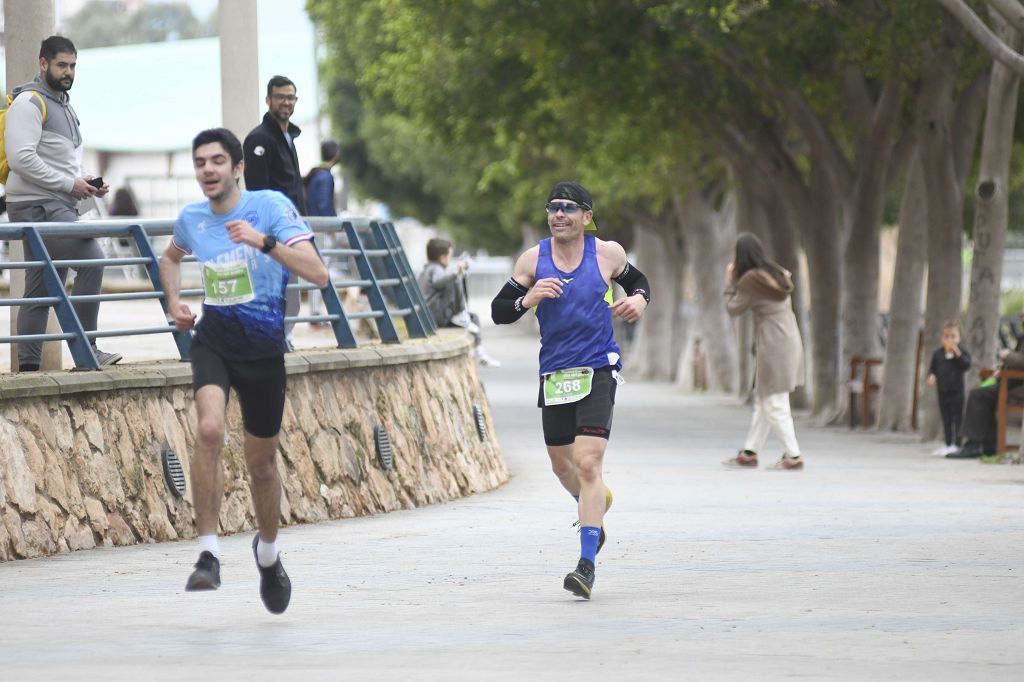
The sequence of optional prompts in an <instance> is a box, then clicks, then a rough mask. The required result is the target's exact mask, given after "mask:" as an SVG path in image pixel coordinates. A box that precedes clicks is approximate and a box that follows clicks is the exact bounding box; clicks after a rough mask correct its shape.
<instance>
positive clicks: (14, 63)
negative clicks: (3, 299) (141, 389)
mask: <svg viewBox="0 0 1024 682" xmlns="http://www.w3.org/2000/svg"><path fill="white" fill-rule="evenodd" d="M55 26H56V23H55V20H54V11H53V0H4V38H5V40H6V41H7V58H6V64H5V68H6V77H7V87H8V88H12V87H14V86H16V85H20V84H21V83H25V82H28V81H30V80H32V79H33V78H35V76H36V74H37V73H39V43H41V42H42V41H43V38H46V37H47V36H51V35H53V32H54V30H55ZM72 40H73V39H72ZM10 258H11V260H16V261H17V260H24V258H25V250H24V247H23V245H22V243H21V242H20V241H12V242H11V250H10ZM24 293H25V271H24V270H12V271H11V298H21V297H22V296H23V295H24ZM17 330H18V308H16V307H12V308H11V327H10V334H11V335H12V336H13V335H14V334H16V333H17ZM47 331H50V332H58V331H60V326H59V325H58V324H57V317H56V315H54V314H53V313H50V321H49V323H48V324H47ZM60 366H61V342H59V341H49V342H47V343H45V344H43V358H42V367H43V368H44V369H60ZM17 367H18V346H17V345H16V344H11V368H12V369H17Z"/></svg>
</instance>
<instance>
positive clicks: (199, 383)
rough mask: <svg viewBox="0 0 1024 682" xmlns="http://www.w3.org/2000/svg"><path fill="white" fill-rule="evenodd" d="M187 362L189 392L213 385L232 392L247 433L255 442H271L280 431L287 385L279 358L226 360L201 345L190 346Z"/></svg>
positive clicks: (225, 391)
mask: <svg viewBox="0 0 1024 682" xmlns="http://www.w3.org/2000/svg"><path fill="white" fill-rule="evenodd" d="M191 359H192V390H193V391H198V390H199V389H200V388H202V387H203V386H209V385H210V384H213V385H215V386H220V387H221V388H222V389H224V395H225V396H229V395H230V394H231V391H230V389H231V388H234V389H235V393H236V394H238V404H239V406H241V408H242V423H243V424H244V425H245V430H246V432H247V433H250V434H252V435H253V436H256V437H257V438H273V437H274V436H276V435H277V434H278V432H280V431H281V418H282V417H283V416H284V389H285V384H286V383H287V375H286V374H285V371H284V356H283V355H275V356H273V357H269V358H260V359H259V360H227V359H225V358H223V357H221V356H220V355H218V354H217V353H216V352H215V351H213V350H212V349H210V348H209V347H207V346H204V345H203V344H202V343H200V342H193V343H192V353H191Z"/></svg>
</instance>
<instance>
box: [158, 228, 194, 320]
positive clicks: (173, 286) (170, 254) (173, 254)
mask: <svg viewBox="0 0 1024 682" xmlns="http://www.w3.org/2000/svg"><path fill="white" fill-rule="evenodd" d="M184 255H185V254H184V253H183V252H182V251H181V249H179V248H178V247H177V246H175V245H174V243H173V242H172V243H171V244H169V245H168V246H167V250H165V251H164V253H163V255H162V256H160V284H161V285H162V286H163V289H164V297H165V298H166V299H167V314H168V315H169V316H170V317H171V319H170V320H168V321H169V322H171V321H173V322H174V326H175V328H177V329H178V330H179V331H187V330H189V329H191V328H192V327H194V326H195V323H196V316H195V313H193V312H192V311H191V310H190V309H189V307H188V305H186V304H184V303H182V302H181V299H180V298H179V297H178V293H179V292H180V291H181V259H182V257H183V256H184Z"/></svg>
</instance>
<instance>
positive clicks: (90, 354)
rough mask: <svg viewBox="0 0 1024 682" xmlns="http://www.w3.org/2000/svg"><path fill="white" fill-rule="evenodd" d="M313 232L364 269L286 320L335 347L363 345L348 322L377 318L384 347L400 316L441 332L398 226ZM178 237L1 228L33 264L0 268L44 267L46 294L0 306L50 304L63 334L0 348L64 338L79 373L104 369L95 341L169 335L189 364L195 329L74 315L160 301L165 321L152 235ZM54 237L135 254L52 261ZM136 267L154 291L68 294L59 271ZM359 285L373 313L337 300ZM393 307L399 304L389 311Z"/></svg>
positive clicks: (165, 229) (144, 224)
mask: <svg viewBox="0 0 1024 682" xmlns="http://www.w3.org/2000/svg"><path fill="white" fill-rule="evenodd" d="M306 221H307V222H308V223H309V225H310V227H311V228H312V229H313V231H314V232H316V233H328V234H337V235H343V236H344V237H345V240H346V241H347V244H348V248H325V249H322V250H320V252H321V254H322V255H323V256H327V257H331V258H352V259H354V261H355V264H356V268H357V269H358V272H359V279H350V280H339V281H335V280H333V279H331V280H330V281H328V283H327V286H325V287H324V288H323V289H319V291H320V293H321V295H322V296H323V303H324V309H325V310H326V314H323V315H300V316H293V317H286V318H285V322H286V323H287V322H328V323H330V324H331V327H332V328H333V330H334V336H335V340H336V341H337V345H338V348H355V347H357V346H358V342H357V341H356V338H355V335H354V334H353V333H352V329H351V327H350V326H349V321H350V320H361V319H372V320H373V321H374V323H375V324H376V326H377V333H378V336H379V337H380V340H381V341H383V342H384V343H401V337H400V335H399V331H398V327H397V326H396V324H395V318H401V319H403V320H404V322H405V328H406V331H407V333H408V335H409V336H410V337H413V338H422V337H425V336H428V335H430V334H433V333H434V332H435V331H436V330H437V326H436V324H435V323H434V319H433V317H432V316H431V315H430V311H429V309H428V308H427V305H426V301H425V300H424V299H423V294H422V293H421V292H420V289H419V286H418V285H417V282H416V277H415V275H414V274H413V272H412V270H411V268H410V266H409V261H408V259H407V258H406V256H405V250H404V249H403V248H402V243H401V241H400V240H399V238H398V233H397V232H396V230H395V226H394V225H393V224H392V223H390V222H385V221H378V220H371V219H368V218H323V217H315V218H314V217H310V218H306ZM173 232H174V221H173V220H102V221H82V222H76V223H42V224H39V225H36V224H33V223H10V224H8V225H5V226H2V227H0V239H2V240H12V241H17V240H21V241H22V242H23V243H24V244H25V246H26V247H28V249H27V250H26V253H32V254H33V255H34V256H36V258H37V259H36V260H22V261H7V262H2V263H0V268H5V269H10V270H14V269H23V270H29V269H33V268H41V269H42V270H43V280H44V283H45V284H46V291H47V294H48V295H47V296H44V297H40V298H0V306H20V305H26V304H30V303H45V304H48V305H52V306H54V308H55V311H56V315H57V320H58V322H59V323H60V328H61V331H60V333H52V334H26V335H24V336H0V343H2V344H10V343H19V342H26V341H67V342H68V348H69V350H70V351H71V357H72V359H73V360H74V362H75V366H76V368H78V369H99V362H98V361H97V358H96V354H95V352H94V348H93V346H92V343H91V340H92V339H96V338H104V337H112V336H140V335H145V334H171V335H172V336H173V337H174V341H175V344H176V345H177V348H178V352H179V354H180V355H181V359H182V360H188V358H189V351H190V349H191V347H192V332H190V331H188V332H181V331H178V330H177V329H175V327H174V325H173V324H171V323H168V324H167V325H166V326H158V327H139V328H128V329H112V330H100V329H97V330H95V331H86V330H85V329H84V328H83V326H82V322H81V320H80V319H79V318H78V315H77V314H76V312H75V309H74V304H75V303H76V302H92V301H97V302H109V301H134V300H140V299H157V300H159V302H160V305H161V306H162V307H163V311H164V315H165V317H166V316H167V313H168V309H167V301H166V299H165V297H164V292H163V287H162V285H161V283H160V263H159V258H160V256H159V254H157V253H156V251H155V250H154V248H153V242H152V239H151V238H152V237H166V236H170V235H171V234H173ZM51 237H78V238H87V237H113V238H128V239H130V240H132V241H134V243H135V246H136V249H137V251H138V254H139V255H138V256H136V257H128V258H103V259H80V260H53V259H52V258H50V255H49V252H48V251H47V249H46V245H45V243H44V241H43V240H44V239H45V238H51ZM183 262H195V256H186V257H185V258H184V259H183ZM97 265H99V266H102V267H110V266H133V265H141V266H143V267H144V269H145V272H146V275H147V277H148V279H149V283H150V285H152V291H136V292H128V293H110V294H96V295H88V296H85V295H70V294H68V293H67V289H66V287H65V286H64V283H63V282H62V281H61V279H60V277H59V275H58V274H57V269H58V268H72V269H73V268H78V267H95V266H97ZM349 287H358V288H360V289H362V290H364V292H365V293H366V296H367V300H368V302H369V304H370V310H365V311H352V312H349V311H346V310H345V308H344V306H343V305H342V302H341V298H340V297H339V296H338V289H341V288H349ZM288 289H297V290H299V291H309V290H313V289H318V287H317V286H316V285H315V284H311V283H308V282H296V283H294V284H289V285H288ZM180 295H181V296H182V297H186V298H187V297H199V296H202V295H203V289H201V288H199V289H182V290H181V292H180ZM392 303H393V304H394V305H396V306H397V307H392Z"/></svg>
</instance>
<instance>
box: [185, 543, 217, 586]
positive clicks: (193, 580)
mask: <svg viewBox="0 0 1024 682" xmlns="http://www.w3.org/2000/svg"><path fill="white" fill-rule="evenodd" d="M218 587H220V560H219V559H217V557H215V556H213V553H211V552H202V553H201V554H200V555H199V561H197V562H196V570H194V571H192V575H190V576H189V577H188V582H187V583H185V591H186V592H199V591H201V590H216V589H217V588H218Z"/></svg>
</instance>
